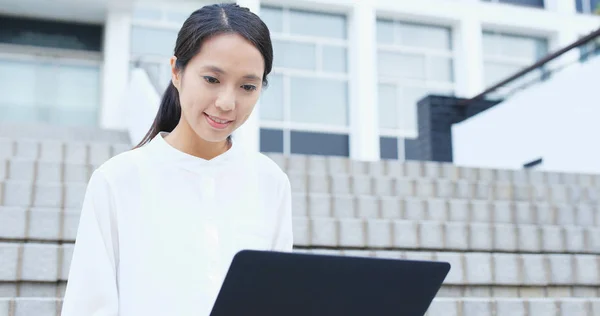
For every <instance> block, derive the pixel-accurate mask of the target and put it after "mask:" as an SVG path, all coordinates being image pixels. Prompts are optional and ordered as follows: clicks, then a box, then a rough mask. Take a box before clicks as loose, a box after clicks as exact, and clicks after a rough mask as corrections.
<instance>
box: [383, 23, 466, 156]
mask: <svg viewBox="0 0 600 316" xmlns="http://www.w3.org/2000/svg"><path fill="white" fill-rule="evenodd" d="M377 41H378V44H380V45H379V47H378V51H377V70H378V76H379V89H378V93H379V94H378V100H379V103H378V104H379V107H378V110H379V127H380V129H381V132H380V134H381V146H382V147H381V156H382V157H384V158H386V159H397V158H404V157H398V155H401V156H403V155H404V154H403V152H404V149H402V148H399V147H398V146H399V142H398V141H397V140H398V139H404V138H414V137H417V136H418V124H417V102H418V101H419V100H420V99H422V98H423V97H425V96H426V95H428V94H430V93H432V92H435V91H443V92H444V94H450V95H452V94H454V92H453V91H454V60H453V58H454V54H453V51H452V50H453V47H452V31H451V28H449V27H443V26H438V25H426V24H417V23H412V22H404V21H393V20H378V21H377ZM384 146H385V147H384ZM399 153H402V154H399Z"/></svg>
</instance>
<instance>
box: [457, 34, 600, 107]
mask: <svg viewBox="0 0 600 316" xmlns="http://www.w3.org/2000/svg"><path fill="white" fill-rule="evenodd" d="M598 39H600V28H599V29H597V30H595V31H593V32H591V33H590V34H588V35H586V36H584V37H582V38H580V39H579V40H577V41H575V42H573V43H571V44H570V45H568V46H566V47H564V48H561V49H559V50H557V51H556V52H554V53H551V54H549V55H547V56H545V57H544V58H542V59H540V60H538V61H537V62H535V63H534V64H533V65H531V66H529V67H526V68H524V69H522V70H520V71H518V72H517V73H515V74H514V75H512V76H510V77H508V78H506V79H504V80H502V81H500V82H498V83H497V84H495V85H493V86H491V87H489V88H487V89H485V90H484V91H483V92H481V93H479V94H478V95H476V96H474V97H472V98H470V99H466V100H463V101H461V102H459V103H458V105H461V106H466V105H469V104H471V103H472V102H475V101H477V100H480V99H483V98H485V97H486V96H488V95H489V94H491V93H492V92H495V91H497V90H499V89H500V88H502V87H505V86H507V85H508V84H510V83H513V82H515V81H516V80H518V79H520V78H522V77H523V76H525V75H527V74H529V73H531V72H533V71H536V70H538V69H540V68H542V67H544V66H545V65H547V64H548V63H550V62H551V61H554V60H556V59H557V58H559V57H560V56H562V55H564V54H566V53H568V52H570V51H571V50H573V49H577V48H579V47H583V46H585V45H588V44H590V43H594V41H596V40H598ZM596 50H597V48H596V49H592V50H590V51H588V52H587V54H588V55H591V54H595V53H596ZM583 57H584V58H583V59H586V58H587V57H589V56H583ZM577 62H579V60H578V61H577ZM563 68H564V67H559V68H555V69H553V70H551V71H549V72H545V74H544V75H543V76H548V75H549V74H550V73H552V72H556V71H559V70H560V69H563ZM536 82H537V80H536ZM529 84H531V83H529ZM526 85H527V83H526Z"/></svg>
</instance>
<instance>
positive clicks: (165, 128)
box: [135, 81, 181, 148]
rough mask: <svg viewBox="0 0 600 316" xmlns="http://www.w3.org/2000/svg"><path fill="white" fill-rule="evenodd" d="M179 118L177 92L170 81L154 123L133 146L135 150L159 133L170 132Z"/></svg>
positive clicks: (179, 107)
mask: <svg viewBox="0 0 600 316" xmlns="http://www.w3.org/2000/svg"><path fill="white" fill-rule="evenodd" d="M180 118H181V104H180V103H179V92H178V91H177V89H176V88H175V86H174V85H173V82H172V81H171V83H169V86H168V87H167V90H165V93H164V94H163V96H162V100H161V101H160V107H159V108H158V113H157V114H156V118H155V119H154V123H152V126H151V127H150V130H149V131H148V133H146V136H144V138H143V139H142V141H141V142H140V143H139V144H138V145H137V146H135V148H139V147H142V146H143V145H145V144H147V143H149V142H150V141H151V140H152V139H154V137H156V135H158V133H160V132H169V133H170V132H172V131H173V129H175V127H176V126H177V124H179V119H180Z"/></svg>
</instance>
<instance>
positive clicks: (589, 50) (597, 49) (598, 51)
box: [579, 40, 600, 62]
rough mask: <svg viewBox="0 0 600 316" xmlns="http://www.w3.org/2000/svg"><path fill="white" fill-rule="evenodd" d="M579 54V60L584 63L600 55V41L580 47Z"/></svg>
mask: <svg viewBox="0 0 600 316" xmlns="http://www.w3.org/2000/svg"><path fill="white" fill-rule="evenodd" d="M579 54H580V57H579V60H580V61H582V62H585V61H587V60H589V59H590V58H591V57H593V56H598V55H600V40H596V41H593V42H591V43H587V44H586V45H583V46H581V47H579Z"/></svg>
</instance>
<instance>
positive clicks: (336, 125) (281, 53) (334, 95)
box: [260, 6, 349, 155]
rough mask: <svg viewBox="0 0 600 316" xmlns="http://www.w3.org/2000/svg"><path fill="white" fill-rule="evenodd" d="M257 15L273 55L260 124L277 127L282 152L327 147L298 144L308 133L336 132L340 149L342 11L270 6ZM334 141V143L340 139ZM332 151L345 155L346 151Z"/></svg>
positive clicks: (344, 80) (344, 57) (344, 93)
mask: <svg viewBox="0 0 600 316" xmlns="http://www.w3.org/2000/svg"><path fill="white" fill-rule="evenodd" d="M260 14H261V18H262V19H263V21H265V23H266V24H267V26H268V27H269V30H270V31H271V38H272V39H273V53H274V68H273V73H272V75H271V86H270V87H268V88H267V90H266V91H265V92H264V94H263V96H262V100H261V108H260V109H261V110H260V112H261V115H260V117H261V125H262V126H263V128H266V129H281V130H283V133H284V134H283V135H284V136H285V137H283V142H284V143H283V145H282V146H283V149H284V153H285V154H290V153H304V154H309V153H320V152H327V150H328V149H321V148H319V147H321V146H329V145H327V144H325V145H324V143H323V142H313V141H311V142H304V140H305V139H309V138H310V137H312V135H313V134H311V133H314V134H315V135H329V134H330V133H336V135H341V137H342V141H341V143H344V142H345V144H344V145H343V146H345V147H343V148H346V147H347V146H348V144H347V137H348V136H347V133H348V132H349V127H348V42H347V30H346V28H347V22H346V17H345V15H340V14H331V13H324V12H311V11H306V10H297V9H293V8H279V7H271V6H263V7H261V13H260ZM324 38H326V39H327V40H325V41H324V40H323V39H324ZM303 133H305V134H303ZM290 135H295V136H293V137H292V136H290ZM344 137H345V138H344ZM336 139H337V140H336V141H338V143H339V139H340V138H339V137H338V138H336ZM343 139H345V140H343ZM298 142H300V143H298ZM310 146H313V147H314V148H311V147H310ZM338 149H339V148H338ZM333 153H334V154H335V153H337V154H340V153H345V155H347V154H348V153H347V150H342V151H340V150H337V151H334V152H333Z"/></svg>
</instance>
